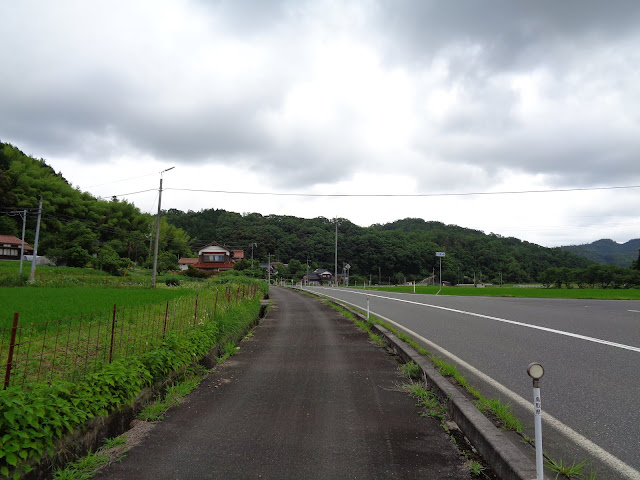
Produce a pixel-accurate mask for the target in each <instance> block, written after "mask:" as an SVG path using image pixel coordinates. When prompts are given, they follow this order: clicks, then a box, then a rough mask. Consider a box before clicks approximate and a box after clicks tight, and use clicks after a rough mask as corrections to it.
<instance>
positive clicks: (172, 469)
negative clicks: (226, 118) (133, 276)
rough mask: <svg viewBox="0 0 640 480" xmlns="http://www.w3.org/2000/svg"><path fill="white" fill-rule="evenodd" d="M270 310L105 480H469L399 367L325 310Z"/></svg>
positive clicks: (310, 304)
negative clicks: (236, 351) (406, 390)
mask: <svg viewBox="0 0 640 480" xmlns="http://www.w3.org/2000/svg"><path fill="white" fill-rule="evenodd" d="M271 299H272V300H274V301H275V303H276V306H275V307H273V308H272V309H271V310H270V311H269V313H268V314H267V317H266V318H265V319H264V320H263V321H262V322H261V323H260V325H259V326H258V327H257V328H256V329H255V330H254V335H253V336H252V337H251V338H248V339H246V340H245V341H243V342H242V343H241V344H240V345H241V353H240V354H239V355H236V356H233V357H231V358H230V359H229V360H228V361H227V362H225V364H224V365H223V366H222V367H218V369H217V370H216V372H214V373H213V374H211V375H209V377H208V378H207V379H206V380H205V381H204V382H203V383H202V384H201V385H200V386H199V387H198V389H196V390H195V391H194V392H192V394H190V395H189V396H188V397H187V398H186V400H185V402H184V403H183V404H182V405H180V406H179V407H177V408H174V409H172V410H170V411H169V413H168V415H167V418H166V419H165V420H164V421H162V422H160V423H158V424H157V426H156V427H155V428H154V429H153V430H152V431H151V433H150V434H149V436H148V437H147V438H146V439H144V440H143V442H142V444H140V445H139V446H137V447H134V448H133V449H132V450H131V451H130V452H129V453H128V454H127V456H126V457H125V458H124V459H123V460H122V461H121V462H119V463H116V464H113V465H111V466H110V467H108V468H107V469H105V470H104V471H102V472H101V473H100V474H99V475H98V476H97V477H96V478H108V479H129V480H132V479H136V480H140V479H153V480H160V479H207V478H234V479H235V478H263V479H269V478H273V479H303V478H304V479H313V478H317V479H328V478H332V479H333V478H336V479H342V478H344V479H347V478H349V479H377V478H379V479H386V478H399V479H400V478H402V479H412V478H415V479H419V478H420V479H424V478H429V479H460V480H462V479H464V480H470V478H471V477H470V473H469V470H468V468H467V467H466V466H465V465H464V459H463V458H462V456H461V455H460V452H459V451H458V449H457V447H455V446H454V444H453V443H452V442H451V441H450V439H449V437H448V435H447V434H446V433H445V432H444V430H443V429H442V428H441V427H440V425H439V422H438V421H437V420H435V419H432V418H424V417H421V416H420V412H419V409H418V408H417V407H416V402H415V400H414V399H412V398H411V397H409V396H408V395H407V394H405V393H404V392H402V391H400V388H399V385H400V384H401V383H402V382H403V379H402V377H401V376H400V375H399V369H398V364H397V362H396V361H395V359H394V358H393V357H390V356H389V355H387V354H386V351H385V350H384V349H381V348H379V347H376V346H375V345H373V344H372V343H371V342H370V341H369V339H368V337H367V335H366V334H365V333H364V332H362V331H360V330H359V329H358V328H356V327H355V326H354V325H353V323H351V322H350V321H348V320H346V319H345V318H344V317H342V316H341V315H340V314H339V313H337V312H336V311H335V310H333V309H332V308H330V307H328V306H327V305H325V304H324V303H322V302H320V301H318V300H317V299H313V298H311V297H309V296H306V295H302V294H300V293H297V292H292V291H289V290H287V289H281V288H277V287H275V288H272V289H271Z"/></svg>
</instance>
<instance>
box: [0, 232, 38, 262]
mask: <svg viewBox="0 0 640 480" xmlns="http://www.w3.org/2000/svg"><path fill="white" fill-rule="evenodd" d="M21 246H22V240H20V239H19V238H17V237H14V236H13V235H0V260H20V249H21ZM24 254H25V255H33V248H31V247H30V246H29V245H27V243H26V242H25V244H24Z"/></svg>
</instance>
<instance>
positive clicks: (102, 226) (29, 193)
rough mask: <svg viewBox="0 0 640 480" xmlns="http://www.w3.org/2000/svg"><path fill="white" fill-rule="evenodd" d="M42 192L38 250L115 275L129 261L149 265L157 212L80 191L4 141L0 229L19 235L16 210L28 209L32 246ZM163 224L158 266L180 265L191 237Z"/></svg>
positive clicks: (0, 150) (63, 262)
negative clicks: (153, 215) (152, 213)
mask: <svg viewBox="0 0 640 480" xmlns="http://www.w3.org/2000/svg"><path fill="white" fill-rule="evenodd" d="M41 196H42V211H43V213H42V221H41V226H40V239H39V245H38V254H41V255H45V256H47V258H49V259H51V260H53V261H55V262H56V264H58V265H67V266H72V267H84V266H87V265H92V266H94V267H96V268H99V269H102V270H105V271H108V272H110V273H114V274H117V273H119V272H121V271H122V270H123V269H124V268H126V266H127V265H129V264H130V263H135V264H138V265H147V266H148V265H150V263H151V260H152V259H151V255H152V251H151V248H150V245H151V239H152V229H153V228H154V225H155V224H154V221H155V217H152V216H151V215H148V214H145V213H142V212H140V210H139V209H138V208H137V207H136V206H135V205H133V204H131V203H129V202H127V201H126V200H118V199H117V198H112V199H111V200H110V201H107V200H101V199H97V198H95V197H94V196H92V195H91V194H89V193H87V192H82V191H80V190H79V189H77V188H74V187H73V186H72V185H71V184H70V183H69V182H68V181H67V180H66V179H65V178H64V177H63V176H62V174H61V173H57V172H55V171H54V170H53V169H52V168H51V167H50V166H49V165H47V163H46V162H45V161H44V160H43V159H39V160H38V159H35V158H32V157H30V156H27V155H25V154H24V153H23V152H21V151H20V150H19V149H18V148H16V147H14V146H13V145H10V144H7V143H2V142H0V233H2V234H5V235H15V236H16V237H18V238H20V237H21V235H22V218H21V217H20V216H19V215H17V214H16V213H15V212H19V211H22V210H23V209H27V210H28V211H29V213H28V215H27V224H26V232H25V241H26V242H27V243H29V244H30V245H31V246H33V242H34V238H35V230H36V216H37V207H38V203H39V200H40V197H41ZM160 229H161V235H160V242H161V243H160V252H162V253H161V254H160V255H159V261H158V264H159V269H160V270H161V271H162V270H166V269H170V268H176V267H177V260H178V258H179V257H181V256H189V255H191V254H192V250H191V248H190V238H189V237H188V236H187V235H186V233H185V232H184V231H182V230H181V229H179V228H177V227H175V226H174V225H172V224H170V223H168V222H167V221H166V220H165V219H163V220H162V221H161V223H160Z"/></svg>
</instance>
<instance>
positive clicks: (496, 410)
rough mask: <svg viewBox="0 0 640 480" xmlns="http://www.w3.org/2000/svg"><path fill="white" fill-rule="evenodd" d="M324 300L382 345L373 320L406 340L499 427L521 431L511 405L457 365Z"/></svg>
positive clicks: (381, 322)
mask: <svg viewBox="0 0 640 480" xmlns="http://www.w3.org/2000/svg"><path fill="white" fill-rule="evenodd" d="M325 302H326V303H327V304H328V305H330V306H331V307H332V308H334V309H335V310H337V311H339V312H340V313H342V314H343V315H345V316H346V317H347V318H349V319H351V320H352V321H354V323H355V324H356V325H357V326H358V327H360V328H361V329H363V330H365V331H366V332H367V333H369V336H370V337H371V336H372V335H375V337H378V338H379V340H380V342H381V345H384V340H383V339H382V337H380V336H379V335H376V334H374V333H372V332H371V324H372V323H374V322H375V323H377V324H378V325H380V326H382V327H384V328H386V329H387V330H389V331H390V332H392V333H393V334H394V335H395V336H396V337H398V338H399V339H400V340H402V341H404V342H406V343H407V344H409V345H410V346H411V347H413V348H414V349H415V350H416V351H417V352H418V353H420V355H424V356H426V357H428V358H429V360H430V361H431V363H432V364H433V366H434V367H435V368H436V370H438V372H439V373H440V374H441V375H442V376H444V377H449V378H451V379H453V380H454V381H455V382H456V383H458V385H460V386H462V387H463V388H465V389H466V390H467V392H469V393H470V394H471V395H472V396H473V397H474V398H475V399H476V402H475V405H476V407H477V408H478V410H480V411H482V412H490V413H491V414H492V415H493V416H494V417H495V418H496V420H497V421H498V423H499V425H500V426H501V428H503V429H505V430H513V431H515V432H517V433H522V431H523V429H524V426H523V424H522V422H521V421H520V419H519V418H518V417H516V416H515V414H514V413H513V411H512V409H511V405H510V404H503V403H502V402H501V401H500V400H498V399H496V398H492V399H487V398H485V397H484V396H483V395H482V394H481V393H480V391H479V390H478V389H477V388H475V387H472V386H471V385H469V382H468V381H467V379H466V378H465V377H464V376H463V375H462V374H461V373H460V372H459V371H458V367H457V366H456V365H454V364H452V363H448V362H446V361H444V360H443V359H442V358H440V357H438V356H437V355H434V354H432V353H431V352H429V351H428V350H427V349H425V348H424V347H422V346H420V345H419V344H418V343H417V342H416V341H415V340H413V339H412V338H411V337H409V336H408V335H407V334H406V333H404V332H402V331H400V330H398V329H396V328H395V327H393V326H392V325H389V324H388V323H386V322H384V321H382V320H380V319H379V318H377V317H376V316H375V315H369V322H366V321H364V320H360V319H357V318H356V317H355V315H354V314H353V313H351V312H350V311H348V310H347V309H345V308H344V307H342V306H339V305H336V304H335V303H333V302H332V301H331V300H328V299H327V300H325ZM354 310H359V309H354ZM360 313H361V314H362V313H363V312H362V311H360ZM416 366H417V365H416ZM409 368H411V367H409Z"/></svg>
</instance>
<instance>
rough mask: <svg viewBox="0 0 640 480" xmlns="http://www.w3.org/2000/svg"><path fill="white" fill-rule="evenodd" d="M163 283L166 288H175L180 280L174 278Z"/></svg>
mask: <svg viewBox="0 0 640 480" xmlns="http://www.w3.org/2000/svg"><path fill="white" fill-rule="evenodd" d="M164 283H165V285H166V286H167V287H177V286H179V285H180V279H179V278H175V277H173V278H167V279H166V280H165V282H164Z"/></svg>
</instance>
